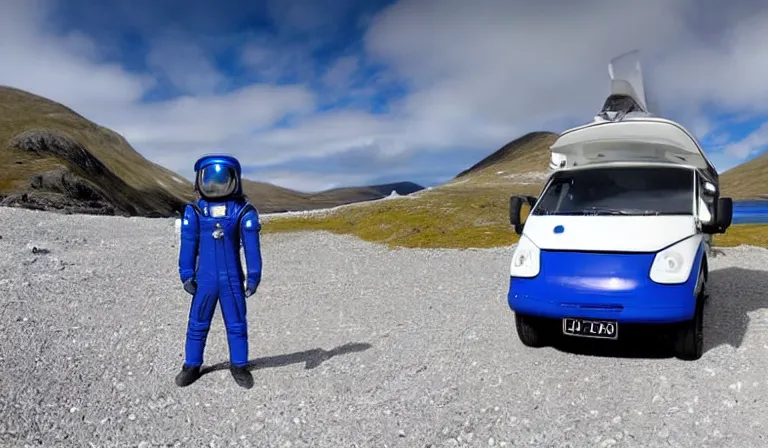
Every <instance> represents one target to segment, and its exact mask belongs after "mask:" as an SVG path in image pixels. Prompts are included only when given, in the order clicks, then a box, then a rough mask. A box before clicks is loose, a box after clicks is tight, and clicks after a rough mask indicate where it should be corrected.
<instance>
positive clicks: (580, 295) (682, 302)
mask: <svg viewBox="0 0 768 448" xmlns="http://www.w3.org/2000/svg"><path fill="white" fill-rule="evenodd" d="M704 247H705V244H704V242H702V243H701V244H700V245H699V248H698V250H697V252H696V257H695V260H694V264H693V267H692V269H691V273H690V274H689V276H688V279H687V280H686V281H685V283H682V284H674V285H664V284H659V283H656V282H654V281H653V280H651V278H650V271H651V265H652V264H653V259H654V257H655V255H656V254H655V253H604V252H603V253H592V252H569V251H552V250H542V251H541V261H540V263H541V270H540V272H539V274H538V275H537V276H536V277H533V278H519V277H511V278H510V284H509V293H508V295H507V300H508V303H509V307H510V308H511V309H512V310H513V311H515V312H519V313H522V314H530V315H534V316H541V317H548V318H554V319H561V318H564V317H581V318H592V319H609V320H616V321H618V322H624V323H638V324H641V323H648V324H657V323H658V324H662V323H674V322H681V321H685V320H689V319H691V318H693V315H694V311H695V308H696V297H695V296H694V292H695V289H696V283H697V281H698V273H699V271H700V268H701V263H702V260H703V258H704Z"/></svg>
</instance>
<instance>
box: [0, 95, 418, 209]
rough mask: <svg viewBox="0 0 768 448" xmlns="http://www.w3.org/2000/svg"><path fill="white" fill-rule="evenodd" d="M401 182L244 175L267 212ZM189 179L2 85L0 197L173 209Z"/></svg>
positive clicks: (365, 195) (373, 192)
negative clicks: (286, 184)
mask: <svg viewBox="0 0 768 448" xmlns="http://www.w3.org/2000/svg"><path fill="white" fill-rule="evenodd" d="M421 189H422V187H421V186H418V185H416V184H412V183H408V182H404V183H398V184H390V185H377V186H371V187H354V188H341V189H334V190H329V191H325V192H321V193H303V192H297V191H293V190H289V189H286V188H281V187H278V186H275V185H272V184H268V183H261V182H250V181H249V182H246V185H245V190H246V194H248V196H249V198H250V199H251V201H252V202H253V203H254V204H255V205H256V206H257V207H259V209H260V211H262V212H264V213H270V212H280V211H292V210H308V209H315V208H325V207H333V206H336V205H341V204H348V203H352V202H359V201H367V200H373V199H380V198H383V197H385V196H388V195H389V194H390V193H391V192H392V190H395V191H397V192H398V193H399V194H409V193H411V192H413V191H418V190H421ZM193 197H194V196H193V192H192V184H191V183H190V182H189V181H188V180H186V179H184V178H182V177H181V176H179V175H177V174H176V173H174V172H172V171H170V170H168V169H166V168H164V167H161V166H159V165H157V164H155V163H152V162H150V161H149V160H147V159H145V158H144V157H143V156H141V154H139V153H138V152H136V151H135V150H134V149H133V148H132V147H131V145H130V144H129V143H128V142H127V141H126V140H125V139H124V138H123V137H122V136H121V135H119V134H117V133H116V132H114V131H112V130H110V129H107V128H105V127H102V126H99V125H97V124H95V123H93V122H91V121H90V120H88V119H86V118H85V117H83V116H81V115H79V114H77V113H76V112H75V111H73V110H71V109H69V108H67V107H66V106H64V105H62V104H59V103H56V102H54V101H51V100H48V99H46V98H43V97H40V96H37V95H33V94H31V93H28V92H25V91H22V90H18V89H14V88H10V87H2V86H0V205H2V206H16V207H24V208H32V209H42V210H56V211H61V212H65V213H92V214H105V215H113V214H116V215H125V216H148V217H163V216H174V215H175V214H176V212H177V211H178V210H179V209H180V207H181V205H182V204H183V203H184V202H186V201H188V200H190V199H192V198H193Z"/></svg>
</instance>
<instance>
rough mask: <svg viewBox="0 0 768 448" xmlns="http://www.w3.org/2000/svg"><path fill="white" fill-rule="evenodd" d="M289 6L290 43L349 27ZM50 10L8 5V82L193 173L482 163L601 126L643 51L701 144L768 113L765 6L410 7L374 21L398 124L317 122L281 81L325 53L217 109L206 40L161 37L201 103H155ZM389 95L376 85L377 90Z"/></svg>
mask: <svg viewBox="0 0 768 448" xmlns="http://www.w3.org/2000/svg"><path fill="white" fill-rule="evenodd" d="M283 3H285V2H276V1H273V2H272V3H271V8H272V9H271V11H272V13H273V14H274V15H275V16H276V17H278V18H279V19H280V20H281V22H282V23H283V24H284V28H285V27H287V26H289V25H290V26H297V27H299V29H300V30H301V31H302V32H307V33H308V34H309V35H312V33H311V32H310V31H312V30H313V29H314V28H317V27H319V29H328V27H329V26H331V27H332V26H333V23H334V22H333V21H334V20H337V19H338V18H339V17H340V16H327V17H326V16H323V15H322V14H324V13H325V8H319V9H318V7H316V5H315V3H312V2H309V1H307V2H303V3H301V5H300V7H296V8H297V9H294V8H292V7H289V6H288V4H287V3H286V4H285V5H284V4H283ZM48 6H49V3H48V2H46V1H42V0H34V1H22V0H13V1H7V2H4V3H3V5H2V6H0V42H3V44H2V45H0V60H2V61H3V62H4V64H2V65H0V83H1V84H9V85H12V86H14V87H18V88H22V89H25V90H29V91H31V92H34V93H37V94H40V95H42V96H45V97H48V98H51V99H53V100H56V101H59V102H62V103H64V104H66V105H68V106H70V107H72V108H74V109H75V110H76V111H78V112H79V113H82V114H83V115H85V116H87V117H88V118H90V119H92V120H94V121H96V122H98V123H100V124H103V125H105V126H109V127H111V128H113V129H115V130H116V131H118V132H120V133H122V134H123V135H125V136H126V138H127V139H128V140H129V141H130V142H131V143H132V144H133V145H134V147H136V148H137V149H138V150H139V151H140V152H141V153H142V154H144V155H145V156H146V157H148V158H150V159H152V160H154V161H156V162H158V163H161V164H163V165H165V166H167V167H169V168H171V169H173V170H176V171H178V172H180V173H182V174H184V175H187V176H189V175H190V174H191V173H190V171H191V165H192V160H193V159H194V158H196V157H198V156H199V155H201V154H203V153H205V152H213V151H224V152H230V153H233V154H235V155H237V156H238V157H240V158H241V159H242V162H243V164H244V165H250V166H259V165H272V164H281V163H286V162H290V161H291V160H295V159H298V158H305V157H308V156H309V157H318V158H322V157H328V156H333V155H338V154H344V153H349V152H351V151H352V152H354V151H358V152H360V151H363V149H365V148H368V149H366V150H370V154H371V155H372V159H375V158H377V157H378V158H379V160H383V159H382V157H384V156H388V157H389V158H390V161H391V160H392V159H396V158H397V157H401V156H403V155H405V154H407V153H411V152H414V151H422V152H423V151H434V152H440V151H443V152H444V151H450V150H470V149H472V150H474V151H477V155H478V159H479V158H481V157H484V156H485V155H487V154H488V153H490V152H492V151H493V150H495V149H496V148H498V147H499V146H501V145H503V144H504V143H506V142H507V141H509V140H510V139H512V138H515V137H516V136H518V135H520V134H522V133H525V132H528V131H532V130H541V129H549V130H554V131H559V130H561V128H558V127H560V126H565V125H566V124H575V123H578V122H582V121H586V120H589V119H591V117H592V115H593V114H594V113H595V112H597V110H598V109H599V107H600V106H601V105H602V101H603V100H604V97H605V95H606V93H607V90H608V86H609V84H608V74H607V62H608V60H609V59H610V58H611V57H613V56H615V55H618V54H620V53H623V52H625V51H627V50H630V49H634V48H640V49H641V51H642V52H643V55H644V56H645V57H646V58H647V59H648V60H649V63H647V64H645V65H646V67H645V70H646V73H648V74H652V75H653V76H652V78H651V79H649V81H648V84H649V85H650V88H651V89H653V93H654V94H655V96H657V97H659V98H660V99H661V100H662V102H661V103H662V104H661V106H662V111H663V112H664V113H666V114H670V115H672V116H673V118H676V119H679V120H680V121H682V122H683V123H684V124H686V125H687V126H689V127H690V128H691V130H692V131H693V132H694V133H696V135H698V136H699V137H703V136H704V135H706V134H707V133H708V132H710V131H713V130H715V129H716V128H717V125H718V123H715V122H712V120H711V118H708V117H707V116H705V114H704V107H705V106H706V107H708V108H710V109H711V108H715V109H717V108H720V109H723V108H728V109H729V110H730V111H732V112H738V113H740V114H742V115H743V116H746V117H752V116H755V115H756V114H763V113H766V112H768V83H766V82H765V80H766V79H768V64H765V63H764V62H763V61H762V55H763V54H765V53H766V51H768V40H766V39H765V38H764V37H763V34H764V33H763V30H765V29H768V5H766V4H760V3H758V2H757V1H756V2H755V3H754V4H753V5H748V4H747V3H744V2H740V3H738V4H737V3H731V4H729V3H722V2H714V1H711V2H699V1H695V0H679V1H676V2H669V1H666V0H646V1H636V2H607V3H606V2H603V1H598V0H589V1H582V2H573V1H566V0H563V1H561V2H546V4H545V3H541V2H540V3H538V4H537V3H535V2H522V1H509V0H476V1H474V2H466V1H460V0H443V1H441V2H435V1H429V0H400V1H398V2H397V3H396V4H394V5H393V6H391V7H389V8H387V9H386V10H384V11H382V12H381V13H380V14H378V15H376V16H374V17H372V18H368V17H366V18H365V19H364V21H363V20H362V19H361V21H363V22H364V23H366V24H368V25H369V29H368V32H367V34H366V36H365V42H364V43H365V48H366V51H367V54H366V56H367V57H368V58H373V59H374V60H375V61H378V62H384V63H386V64H387V65H388V66H389V67H390V69H391V71H390V72H388V73H384V74H382V75H380V76H381V79H383V80H385V81H386V80H391V79H392V78H393V77H394V78H400V79H402V80H404V81H406V82H407V83H408V85H409V86H410V87H411V89H412V91H411V94H410V95H408V96H407V97H405V98H403V99H401V100H399V101H397V102H396V103H394V104H393V105H391V112H390V113H388V114H385V115H372V114H368V113H366V112H364V111H361V110H346V111H334V112H326V113H323V114H319V115H313V114H312V112H313V110H314V108H315V107H316V105H317V101H318V99H317V97H316V95H315V94H314V93H313V92H312V91H311V90H310V89H309V87H307V86H306V85H304V84H294V85H285V84H283V85H274V84H269V83H272V82H274V81H276V80H278V79H279V78H281V77H283V76H285V75H289V76H294V77H295V78H297V79H299V80H300V81H301V82H305V81H309V80H311V79H312V78H313V77H314V76H318V75H319V74H317V73H315V70H314V67H313V64H312V62H311V59H310V55H311V49H312V48H311V47H312V45H308V46H307V47H300V46H298V45H296V44H295V43H289V44H284V43H279V42H277V41H274V40H268V39H265V38H256V37H252V38H251V40H250V41H249V42H248V44H247V45H246V46H245V49H244V50H243V52H242V55H241V56H242V59H241V60H242V62H243V63H244V64H245V65H246V66H247V67H248V68H249V69H250V70H251V71H252V73H253V74H255V75H258V76H259V77H260V79H261V80H262V82H263V84H254V85H251V86H248V87H245V88H242V89H239V90H236V91H234V92H231V93H229V94H226V95H215V94H213V93H212V92H214V91H215V89H216V88H217V87H218V86H221V85H222V84H225V83H226V82H227V81H228V80H227V79H226V77H225V76H224V75H223V74H222V73H219V72H218V71H217V70H216V69H215V67H214V65H213V64H212V59H211V58H210V55H207V54H205V53H204V52H203V51H202V49H201V48H200V47H197V46H196V44H195V41H194V40H193V36H181V35H177V34H166V35H163V36H164V37H163V38H162V39H160V40H156V41H154V43H153V46H152V48H151V51H150V54H149V56H148V60H149V61H150V62H151V64H150V65H151V66H152V67H153V69H155V71H156V72H155V74H156V75H157V74H158V73H162V74H163V76H166V77H167V78H168V79H169V80H170V81H171V82H173V83H174V84H175V85H176V86H178V87H179V88H181V89H182V90H184V91H186V92H187V93H188V96H185V97H181V98H177V99H173V100H169V101H161V102H154V103H149V104H143V103H141V98H142V97H143V96H144V95H145V94H146V93H147V92H148V91H149V90H150V89H151V88H152V87H153V86H154V85H155V83H156V79H155V78H154V77H152V76H148V75H146V74H137V73H133V72H129V71H127V70H125V69H123V68H121V67H120V66H118V65H116V64H108V63H103V62H99V61H98V59H97V57H98V55H99V53H100V52H99V48H100V46H99V45H100V43H99V42H98V41H95V40H93V39H91V38H89V37H88V36H87V35H85V34H83V33H82V32H80V33H71V34H70V35H68V36H66V38H64V39H61V38H57V37H54V36H52V35H51V34H49V33H47V32H46V30H47V29H48V27H47V21H46V20H47V19H46V17H45V14H44V13H45V11H47V10H48ZM362 60H363V59H360V58H358V57H356V56H354V55H352V56H350V55H345V56H344V57H342V58H340V59H339V60H338V61H336V63H335V64H334V65H332V66H331V68H330V69H329V70H328V71H327V72H325V74H324V75H322V76H324V78H323V81H324V82H326V83H328V84H329V85H331V86H334V89H333V91H334V92H337V91H342V92H343V91H344V89H345V87H348V83H349V80H350V76H351V75H352V74H353V73H354V72H355V70H356V69H357V68H358V64H359V63H361V61H362ZM379 82H380V80H379V79H373V80H371V82H370V86H369V87H368V88H370V89H372V88H374V87H377V86H379V85H380V84H379ZM364 92H365V90H364V89H363V90H360V91H357V93H360V94H362V93H364ZM285 114H296V115H297V117H298V118H297V120H296V125H295V127H293V128H278V129H273V130H265V129H267V128H269V127H270V126H271V125H273V124H274V123H275V122H276V121H278V120H280V118H281V117H283V116H284V115H285ZM761 135H763V134H756V135H755V136H752V137H749V138H747V139H745V140H744V141H742V142H739V143H737V144H734V145H731V146H730V147H728V151H727V153H726V154H727V155H728V156H729V157H730V160H731V161H732V162H735V161H737V160H741V159H743V158H744V157H745V156H747V155H749V154H752V152H753V150H754V149H755V148H756V147H758V146H760V145H762V142H763V140H762V139H761ZM739 145H741V146H739ZM403 160H407V158H406V157H403ZM435 160H436V161H437V162H438V163H441V162H442V160H443V159H441V158H437V159H435ZM719 160H726V159H725V158H720V159H719ZM403 163H407V162H403ZM723 163H725V162H723ZM388 165H389V163H388ZM462 168H464V167H463V166H462V167H457V169H456V171H459V170H460V169H462ZM392 169H393V172H397V171H398V170H397V168H392ZM365 172H366V173H375V172H376V170H367V171H365ZM375 174H376V175H377V176H378V175H381V174H382V173H380V172H379V173H375ZM373 175H374V174H367V175H366V176H368V177H365V176H363V175H360V174H355V172H353V171H350V173H349V174H347V175H343V176H342V175H341V174H340V175H333V176H332V178H325V177H322V175H318V177H317V178H314V179H313V178H308V177H307V174H301V176H295V175H290V173H287V172H281V173H274V174H272V177H270V179H272V180H274V181H276V182H280V184H281V185H284V186H288V187H295V188H299V189H305V190H308V191H309V190H315V189H316V188H317V186H319V185H323V186H327V185H341V184H342V183H343V184H359V183H365V180H366V179H372V178H373V177H372V176H373ZM360 176H363V177H360Z"/></svg>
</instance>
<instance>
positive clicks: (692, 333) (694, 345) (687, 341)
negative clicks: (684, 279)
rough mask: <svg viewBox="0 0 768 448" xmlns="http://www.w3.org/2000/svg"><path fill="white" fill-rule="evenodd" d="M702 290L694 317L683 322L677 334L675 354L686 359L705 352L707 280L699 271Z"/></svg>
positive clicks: (695, 358) (699, 356) (698, 356)
mask: <svg viewBox="0 0 768 448" xmlns="http://www.w3.org/2000/svg"><path fill="white" fill-rule="evenodd" d="M699 281H700V282H702V283H701V290H700V291H699V294H698V296H697V297H696V311H695V312H694V313H693V319H691V320H689V321H686V322H684V323H682V324H681V325H680V326H679V328H678V330H677V334H676V335H675V336H676V337H675V355H676V356H677V357H678V358H679V359H682V360H685V361H696V360H697V359H699V358H701V356H702V355H703V354H704V298H705V297H706V294H707V293H706V283H707V282H706V280H704V273H703V272H701V273H699Z"/></svg>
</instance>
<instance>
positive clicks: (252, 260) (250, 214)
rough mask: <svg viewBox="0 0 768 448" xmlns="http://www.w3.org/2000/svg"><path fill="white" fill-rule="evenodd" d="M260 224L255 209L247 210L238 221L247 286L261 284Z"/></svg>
mask: <svg viewBox="0 0 768 448" xmlns="http://www.w3.org/2000/svg"><path fill="white" fill-rule="evenodd" d="M260 232H261V223H260V222H259V212H257V211H256V209H250V210H248V211H247V212H246V213H245V214H244V215H243V218H242V219H241V220H240V237H241V239H242V241H243V251H244V252H245V266H246V271H247V273H246V277H247V279H248V284H256V285H258V284H259V283H260V282H261V242H260V241H259V233H260Z"/></svg>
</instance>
